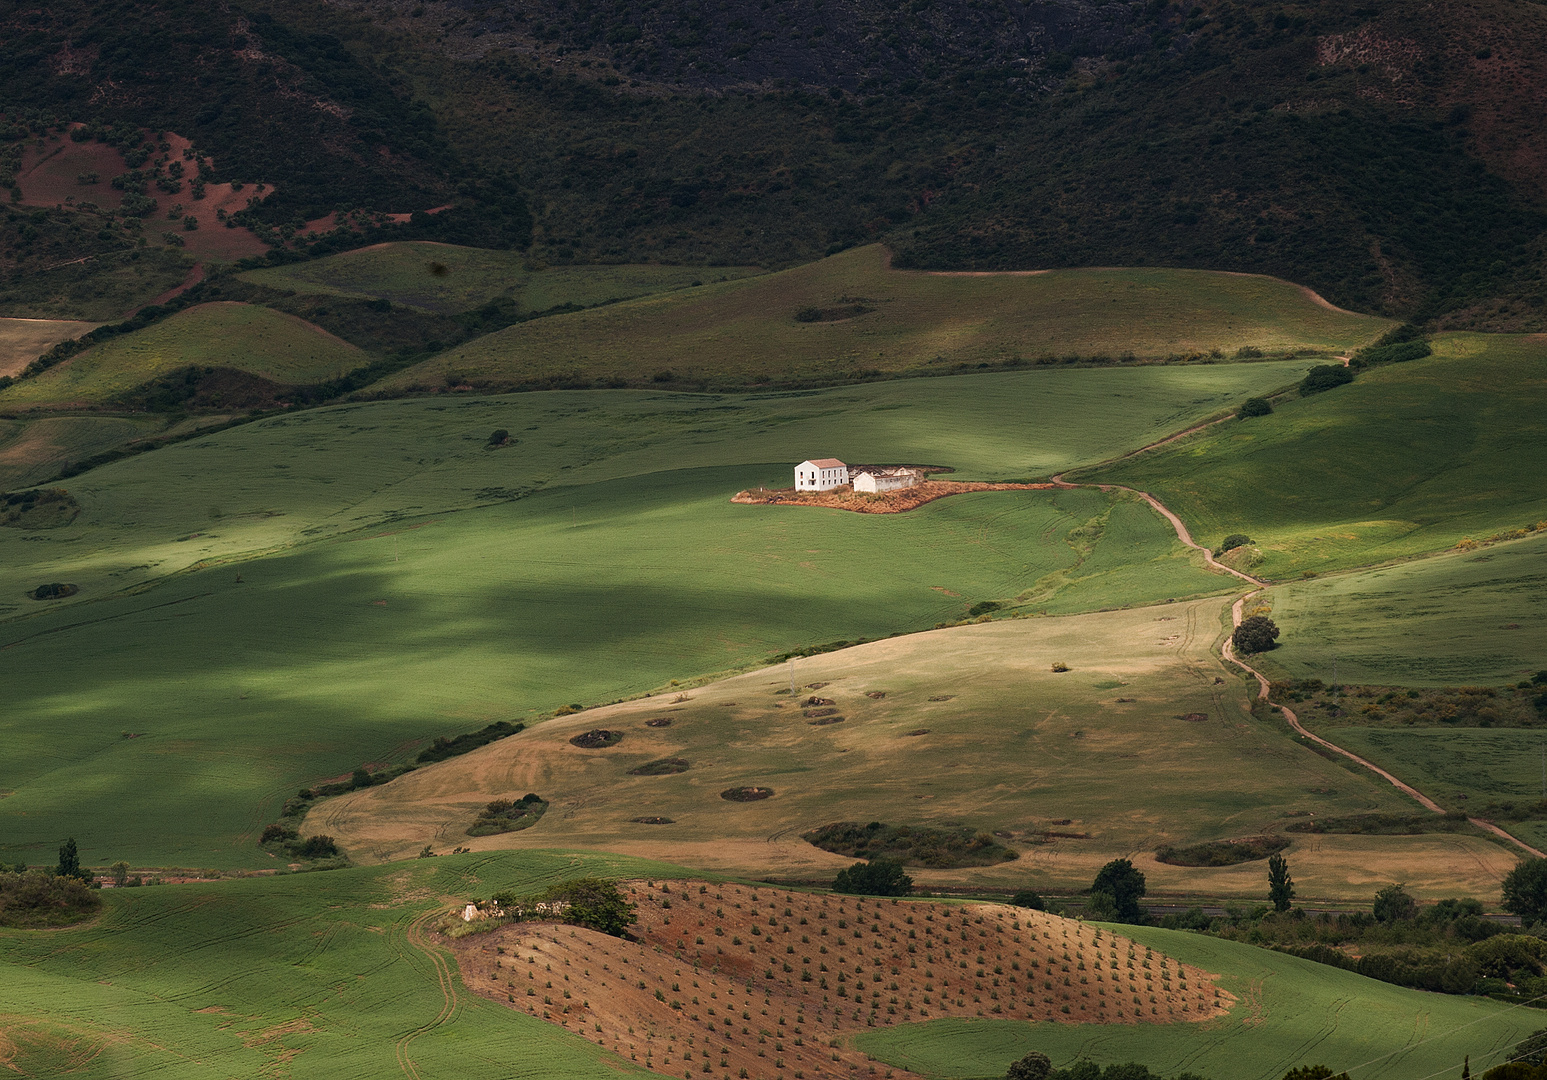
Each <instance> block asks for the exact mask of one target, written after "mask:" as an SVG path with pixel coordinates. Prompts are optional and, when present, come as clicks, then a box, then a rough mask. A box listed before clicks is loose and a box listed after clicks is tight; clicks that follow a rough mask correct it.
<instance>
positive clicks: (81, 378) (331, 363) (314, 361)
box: [0, 303, 370, 409]
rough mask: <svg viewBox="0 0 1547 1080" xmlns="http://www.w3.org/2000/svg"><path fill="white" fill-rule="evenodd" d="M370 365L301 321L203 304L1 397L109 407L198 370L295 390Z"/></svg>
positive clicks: (11, 402)
mask: <svg viewBox="0 0 1547 1080" xmlns="http://www.w3.org/2000/svg"><path fill="white" fill-rule="evenodd" d="M369 362H370V358H369V357H368V356H367V355H366V354H365V353H364V352H362V351H361V350H359V349H357V348H355V347H354V346H353V345H350V344H349V343H348V342H345V341H341V340H339V339H338V338H336V337H334V336H333V335H332V334H329V333H328V332H326V331H325V330H322V329H320V328H318V327H316V326H312V325H311V324H310V323H307V322H304V321H302V320H300V319H297V318H295V317H293V316H290V315H284V314H281V313H280V312H277V311H273V310H270V309H269V308H265V307H256V306H251V305H247V304H233V303H213V304H200V305H198V306H197V307H191V308H188V309H186V310H184V311H180V312H178V313H177V314H176V315H173V316H172V317H171V318H169V319H166V320H165V321H163V322H159V323H156V324H155V325H153V326H148V327H146V328H145V329H143V330H137V331H135V332H134V333H130V334H125V335H123V336H121V337H116V338H112V339H110V340H108V341H106V342H104V343H103V344H101V345H97V346H95V347H94V348H91V349H88V350H86V351H85V352H83V353H79V354H78V355H76V356H73V357H71V358H70V359H69V360H66V361H65V362H64V363H62V364H59V365H57V366H55V367H52V368H49V369H48V370H47V371H45V372H43V373H42V374H41V375H37V376H34V377H33V378H30V379H24V380H22V381H21V382H18V383H15V384H13V385H12V386H11V387H10V388H9V389H6V390H3V391H0V409H18V408H20V409H25V408H36V407H39V406H49V405H61V404H69V403H74V402H82V403H90V404H101V403H104V402H108V401H111V400H113V399H114V398H116V397H118V396H120V395H122V394H125V393H127V392H128V391H130V390H133V389H134V388H135V387H137V386H141V385H143V384H144V383H146V382H148V381H150V380H151V379H154V378H156V377H157V376H160V375H165V374H167V373H168V372H171V371H176V370H177V369H178V368H183V367H190V366H218V367H229V368H236V369H238V370H241V371H246V372H249V373H250V374H253V375H257V376H259V377H261V378H264V379H269V380H271V381H273V382H277V383H287V384H294V383H312V382H318V381H320V380H323V379H329V378H333V377H335V376H338V375H342V374H343V373H344V372H346V371H349V370H351V369H353V368H356V367H360V366H361V365H363V364H366V363H369Z"/></svg>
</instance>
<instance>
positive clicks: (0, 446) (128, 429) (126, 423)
mask: <svg viewBox="0 0 1547 1080" xmlns="http://www.w3.org/2000/svg"><path fill="white" fill-rule="evenodd" d="M162 426H163V425H162V423H161V421H159V420H158V419H153V418H150V417H129V416H49V417H44V418H42V419H39V420H0V491H16V490H18V489H20V488H26V487H31V486H32V485H33V484H40V483H42V482H43V481H45V480H47V479H49V478H50V477H52V476H57V475H58V474H59V472H60V471H61V470H62V469H63V468H64V467H65V466H66V465H69V464H70V463H72V462H75V461H80V460H82V459H84V458H88V457H91V456H92V455H93V454H100V453H102V452H103V451H105V450H111V449H113V448H114V447H118V446H122V445H124V444H125V443H129V442H133V441H134V440H135V439H142V438H145V437H146V436H148V435H153V434H155V433H156V432H158V431H159V430H160V429H161V428H162Z"/></svg>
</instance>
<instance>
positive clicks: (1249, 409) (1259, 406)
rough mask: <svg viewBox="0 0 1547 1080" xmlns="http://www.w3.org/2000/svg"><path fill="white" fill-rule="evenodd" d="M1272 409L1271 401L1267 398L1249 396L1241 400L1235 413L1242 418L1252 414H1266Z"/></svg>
mask: <svg viewBox="0 0 1547 1080" xmlns="http://www.w3.org/2000/svg"><path fill="white" fill-rule="evenodd" d="M1272 411H1273V403H1272V402H1270V401H1269V400H1268V399H1267V398H1260V397H1249V398H1247V399H1246V400H1245V401H1243V402H1241V407H1240V408H1239V409H1237V410H1236V413H1235V414H1236V415H1237V416H1238V417H1240V418H1241V419H1242V420H1245V419H1247V418H1248V417H1252V416H1267V415H1268V414H1269V413H1271V412H1272Z"/></svg>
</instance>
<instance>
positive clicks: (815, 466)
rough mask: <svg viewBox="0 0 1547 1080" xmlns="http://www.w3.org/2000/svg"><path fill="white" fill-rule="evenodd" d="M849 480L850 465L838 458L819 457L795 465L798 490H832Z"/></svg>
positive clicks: (796, 487)
mask: <svg viewBox="0 0 1547 1080" xmlns="http://www.w3.org/2000/svg"><path fill="white" fill-rule="evenodd" d="M848 482H849V467H848V466H847V465H845V464H844V463H843V462H841V461H839V460H838V459H837V458H817V459H816V460H815V461H802V462H801V463H800V464H799V465H797V466H795V490H796V491H831V490H832V489H833V488H835V487H842V486H843V485H844V484H847V483H848Z"/></svg>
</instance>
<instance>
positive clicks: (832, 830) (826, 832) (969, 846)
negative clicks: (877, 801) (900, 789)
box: [802, 821, 1016, 870]
mask: <svg viewBox="0 0 1547 1080" xmlns="http://www.w3.org/2000/svg"><path fill="white" fill-rule="evenodd" d="M802 839H804V840H805V841H806V842H807V843H810V844H812V845H814V846H815V847H819V848H821V849H822V850H823V851H831V852H833V853H834V854H837V855H849V856H852V857H854V858H856V859H878V858H887V859H895V860H896V861H897V863H898V864H899V865H903V866H929V867H934V868H936V869H942V870H943V869H952V868H955V867H959V866H992V865H993V864H995V863H1001V862H1010V861H1012V860H1014V859H1015V858H1016V853H1015V852H1014V851H1012V850H1010V849H1009V848H1007V847H1005V846H1004V845H1003V844H1001V843H999V841H997V840H995V839H994V836H993V834H992V833H987V832H983V831H982V830H979V829H974V828H972V827H971V826H968V825H959V826H952V827H950V828H946V827H941V826H922V825H885V824H883V823H881V822H879V821H872V822H871V823H870V824H868V825H861V824H859V822H857V821H837V822H834V823H832V824H831V825H824V826H822V827H821V828H820V829H813V830H811V831H810V832H808V833H803V834H802Z"/></svg>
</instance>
